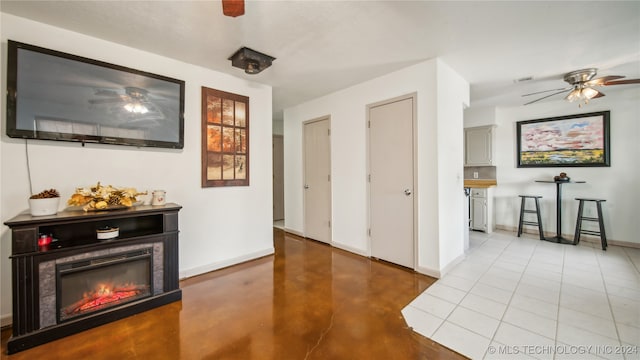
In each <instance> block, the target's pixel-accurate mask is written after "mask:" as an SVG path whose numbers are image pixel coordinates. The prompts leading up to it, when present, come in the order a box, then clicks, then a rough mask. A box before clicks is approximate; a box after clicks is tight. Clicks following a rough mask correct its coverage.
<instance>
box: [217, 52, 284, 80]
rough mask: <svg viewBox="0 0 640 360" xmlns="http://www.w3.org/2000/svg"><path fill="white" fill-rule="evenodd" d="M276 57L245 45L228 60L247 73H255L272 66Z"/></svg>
mask: <svg viewBox="0 0 640 360" xmlns="http://www.w3.org/2000/svg"><path fill="white" fill-rule="evenodd" d="M275 59H276V58H274V57H273V56H269V55H267V54H263V53H261V52H259V51H255V50H252V49H249V48H248V47H244V46H243V47H241V48H240V49H238V51H236V52H235V53H234V54H233V55H231V56H230V57H229V59H228V60H231V66H233V67H237V68H240V69H242V70H244V72H245V73H247V74H250V75H255V74H258V73H260V72H261V71H262V70H264V69H266V68H268V67H269V66H271V63H272V62H273V60H275Z"/></svg>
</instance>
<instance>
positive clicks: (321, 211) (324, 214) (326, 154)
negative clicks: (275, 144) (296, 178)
mask: <svg viewBox="0 0 640 360" xmlns="http://www.w3.org/2000/svg"><path fill="white" fill-rule="evenodd" d="M329 135H330V134H329V119H328V118H325V119H322V120H318V121H312V122H308V123H305V124H304V236H305V237H308V238H311V239H314V240H318V241H322V242H326V243H330V242H331V147H330V146H331V145H330V141H329Z"/></svg>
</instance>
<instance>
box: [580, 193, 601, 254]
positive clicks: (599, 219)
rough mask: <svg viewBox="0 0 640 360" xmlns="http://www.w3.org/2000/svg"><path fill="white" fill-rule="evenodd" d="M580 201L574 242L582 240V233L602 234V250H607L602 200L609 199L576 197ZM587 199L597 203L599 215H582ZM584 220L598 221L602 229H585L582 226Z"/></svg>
mask: <svg viewBox="0 0 640 360" xmlns="http://www.w3.org/2000/svg"><path fill="white" fill-rule="evenodd" d="M576 200H578V201H580V203H579V205H578V220H577V222H576V234H575V235H574V237H573V244H574V245H577V244H578V243H579V242H580V234H587V235H596V236H600V243H601V244H602V250H607V234H606V233H605V232H604V219H603V218H602V202H604V201H607V200H602V199H583V198H576ZM585 201H593V202H595V203H596V209H597V210H598V217H595V218H594V217H587V216H582V210H583V209H584V202H585ZM582 221H597V222H598V226H599V227H600V231H595V230H584V229H583V228H582Z"/></svg>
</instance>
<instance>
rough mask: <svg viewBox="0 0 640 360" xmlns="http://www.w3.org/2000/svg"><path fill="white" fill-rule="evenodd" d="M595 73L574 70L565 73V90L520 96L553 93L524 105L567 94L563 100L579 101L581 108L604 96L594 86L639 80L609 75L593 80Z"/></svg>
mask: <svg viewBox="0 0 640 360" xmlns="http://www.w3.org/2000/svg"><path fill="white" fill-rule="evenodd" d="M597 73H598V69H596V68H588V69H582V70H576V71H572V72H569V73H566V74H565V75H564V81H566V82H567V83H569V85H571V86H569V87H567V88H562V89H551V90H544V91H537V92H533V93H530V94H524V95H522V96H532V95H539V94H544V93H547V92H551V91H554V93H552V94H550V95H545V96H543V97H541V98H538V99H535V100H533V101H529V102H528V103H526V104H525V105H529V104H533V103H535V102H538V101H540V100H543V99H546V98H548V97H551V96H554V95H558V94H562V93H565V92H569V93H568V94H567V96H565V98H564V99H565V100H567V101H571V102H574V101H579V102H580V104H579V105H578V106H580V107H582V103H583V102H584V103H585V104H587V103H588V102H589V100H591V99H595V98H599V97H603V96H605V95H604V94H603V93H601V92H600V91H598V90H596V89H594V87H595V86H611V85H626V84H640V79H627V80H620V79H623V78H624V76H621V75H609V76H603V77H600V78H597V79H594V77H595V76H596V74H597Z"/></svg>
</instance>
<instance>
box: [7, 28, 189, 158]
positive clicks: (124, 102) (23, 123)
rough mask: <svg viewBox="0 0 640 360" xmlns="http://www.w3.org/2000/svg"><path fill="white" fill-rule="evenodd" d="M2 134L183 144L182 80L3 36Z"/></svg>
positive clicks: (88, 140) (25, 136)
mask: <svg viewBox="0 0 640 360" xmlns="http://www.w3.org/2000/svg"><path fill="white" fill-rule="evenodd" d="M7 58H8V61H7V135H8V136H9V137H13V138H27V139H44V140H62V141H76V142H82V143H90V142H93V143H106V144H118V145H132V146H153V147H164V148H176V149H182V148H183V146H184V84H185V83H184V81H182V80H177V79H172V78H169V77H166V76H161V75H156V74H151V73H148V72H144V71H140V70H135V69H131V68H127V67H124V66H119V65H114V64H109V63H105V62H102V61H97V60H92V59H87V58H84V57H80V56H76V55H71V54H67V53H62V52H59V51H54V50H50V49H45V48H42V47H38V46H33V45H29V44H24V43H20V42H16V41H12V40H9V42H8V56H7Z"/></svg>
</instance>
